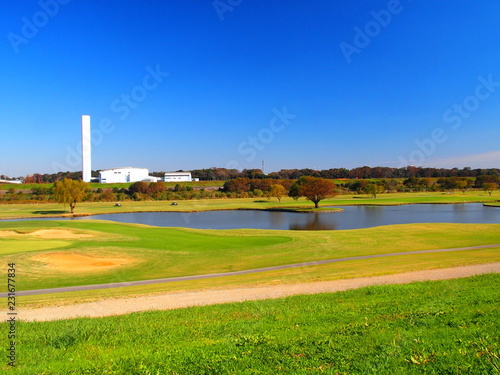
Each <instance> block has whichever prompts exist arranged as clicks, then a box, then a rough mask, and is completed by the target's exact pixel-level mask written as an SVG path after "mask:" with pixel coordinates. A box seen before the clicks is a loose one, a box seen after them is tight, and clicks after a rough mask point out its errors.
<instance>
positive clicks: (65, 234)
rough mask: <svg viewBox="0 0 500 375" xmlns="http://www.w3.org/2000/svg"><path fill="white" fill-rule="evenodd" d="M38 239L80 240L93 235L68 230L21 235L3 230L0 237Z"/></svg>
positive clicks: (45, 230)
mask: <svg viewBox="0 0 500 375" xmlns="http://www.w3.org/2000/svg"><path fill="white" fill-rule="evenodd" d="M27 236H30V237H38V238H43V239H78V238H90V237H93V236H92V235H91V234H82V233H74V232H72V231H70V230H68V229H40V230H37V231H34V232H29V233H19V232H15V231H12V230H1V231H0V237H18V238H19V237H27Z"/></svg>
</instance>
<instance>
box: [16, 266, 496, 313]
mask: <svg viewBox="0 0 500 375" xmlns="http://www.w3.org/2000/svg"><path fill="white" fill-rule="evenodd" d="M485 273H500V263H490V264H481V265H473V266H464V267H455V268H444V269H436V270H425V271H415V272H406V273H400V274H394V275H385V276H375V277H363V278H358V279H346V280H334V281H321V282H314V283H302V284H284V285H273V286H266V287H255V288H238V289H226V290H208V291H200V292H182V293H175V292H173V293H166V294H161V295H155V296H148V297H135V298H122V299H108V300H103V301H97V302H88V303H81V304H76V305H67V306H54V307H43V308H38V309H25V310H23V309H20V311H18V315H17V318H18V319H19V320H23V321H49V320H60V319H72V318H78V317H103V316H111V315H122V314H129V313H133V312H138V311H147V310H169V309H178V308H184V307H191V306H200V305H212V304H219V303H226V302H242V301H251V300H262V299H269V298H280V297H286V296H292V295H297V294H314V293H325V292H329V293H331V292H338V291H342V290H348V289H356V288H362V287H365V286H370V285H383V284H406V283H411V282H414V281H427V280H444V279H453V278H460V277H469V276H473V275H480V274H485Z"/></svg>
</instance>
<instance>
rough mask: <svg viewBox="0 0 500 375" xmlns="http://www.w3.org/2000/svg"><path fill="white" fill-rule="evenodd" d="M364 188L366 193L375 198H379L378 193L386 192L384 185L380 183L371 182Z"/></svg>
mask: <svg viewBox="0 0 500 375" xmlns="http://www.w3.org/2000/svg"><path fill="white" fill-rule="evenodd" d="M363 190H364V192H365V193H366V194H369V195H371V196H373V198H377V194H380V193H383V192H384V187H383V186H381V185H379V184H375V183H369V184H368V185H366V187H365V188H364V189H363Z"/></svg>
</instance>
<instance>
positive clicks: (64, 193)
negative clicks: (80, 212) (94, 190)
mask: <svg viewBox="0 0 500 375" xmlns="http://www.w3.org/2000/svg"><path fill="white" fill-rule="evenodd" d="M88 189H89V184H87V183H86V182H83V181H81V180H70V179H67V178H65V179H64V180H62V181H56V182H55V183H54V190H53V191H54V197H55V198H56V201H57V202H58V203H63V204H64V205H66V204H68V205H69V208H70V210H71V213H73V212H74V211H75V207H76V204H77V202H81V201H82V200H83V198H84V197H85V194H86V191H87V190H88Z"/></svg>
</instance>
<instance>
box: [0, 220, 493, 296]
mask: <svg viewBox="0 0 500 375" xmlns="http://www.w3.org/2000/svg"><path fill="white" fill-rule="evenodd" d="M40 229H44V230H48V229H60V230H61V229H63V230H68V231H71V232H70V233H73V234H77V235H78V234H87V235H91V236H92V237H86V238H45V239H44V238H37V237H36V236H32V235H29V233H33V232H35V231H37V230H40ZM5 231H11V232H12V231H15V232H17V233H18V234H16V235H10V236H5V235H4V236H0V244H1V246H0V261H1V262H3V264H7V263H9V262H15V263H16V264H18V273H19V277H18V280H17V285H18V290H31V289H43V288H56V287H63V286H75V285H89V284H101V283H111V282H125V281H133V280H146V279H156V278H166V277H176V276H187V275H198V274H209V273H218V272H229V271H238V270H245V269H254V268H261V267H269V266H276V265H284V264H292V263H302V262H307V261H314V260H324V259H334V258H344V257H352V256H359V255H372V254H384V253H393V252H401V251H402V252H404V251H413V250H428V249H441V248H455V247H465V246H475V245H491V244H500V224H405V225H392V226H383V227H375V228H367V229H356V230H339V231H273V230H251V229H241V230H197V229H182V228H159V227H150V226H146V225H139V224H122V223H115V222H107V221H98V220H95V221H94V220H88V221H87V220H85V221H46V222H40V221H26V222H0V232H4V233H5ZM0 235H1V233H0ZM68 256H69V257H74V256H77V257H80V258H81V259H82V261H87V260H89V261H91V262H90V263H92V262H94V261H95V262H100V261H101V259H100V258H106V260H109V259H118V260H119V262H118V264H119V265H118V266H117V267H115V268H106V267H99V266H96V267H90V269H79V268H78V267H79V266H80V263H78V262H80V260H78V259H77V263H76V265H72V264H66V263H63V264H58V263H53V262H54V259H60V258H64V257H68ZM395 258H396V259H393V258H379V259H366V260H361V261H349V262H346V263H338V264H330V265H322V266H314V267H301V268H298V269H291V270H280V271H272V272H271V271H270V272H266V273H264V274H255V275H244V276H243V275H242V276H237V277H228V278H223V279H220V280H215V279H213V280H209V281H207V280H205V281H200V282H193V283H191V282H190V283H186V282H184V283H171V284H170V283H169V284H160V285H159V286H142V287H131V288H120V290H119V291H115V290H113V291H105V292H104V291H102V292H101V293H100V296H101V297H107V296H110V294H109V293H119V294H121V295H123V294H136V293H144V292H157V291H165V290H184V289H185V288H186V287H187V288H207V287H212V288H213V287H231V286H235V285H262V284H269V283H275V282H276V280H278V281H279V282H285V283H294V282H307V281H317V280H332V279H337V278H342V277H360V276H367V275H374V274H383V273H397V272H403V271H409V270H416V269H429V268H439V267H451V266H454V265H464V264H476V263H487V262H494V261H500V252H499V249H498V248H492V249H482V250H470V251H461V252H450V253H440V254H419V255H407V256H405V255H403V256H398V257H395ZM73 267H76V268H73ZM5 287H6V286H4V287H2V291H4V288H5ZM80 296H83V297H84V298H98V296H99V293H91V292H78V293H73V294H71V293H68V294H65V295H59V294H57V295H55V297H53V298H55V299H71V297H72V298H79V297H80ZM51 298H52V297H51ZM51 298H49V300H50V299H51ZM44 300H46V297H43V296H33V297H25V298H23V299H22V301H24V303H27V304H36V303H40V301H44Z"/></svg>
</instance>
